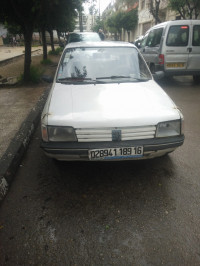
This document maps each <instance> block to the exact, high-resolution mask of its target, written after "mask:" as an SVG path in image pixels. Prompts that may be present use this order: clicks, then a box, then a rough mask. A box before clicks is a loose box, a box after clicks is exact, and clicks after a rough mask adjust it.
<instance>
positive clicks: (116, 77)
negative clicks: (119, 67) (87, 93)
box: [96, 76, 130, 79]
mask: <svg viewBox="0 0 200 266" xmlns="http://www.w3.org/2000/svg"><path fill="white" fill-rule="evenodd" d="M118 78H120V79H121V78H122V79H123V78H130V76H109V77H99V78H96V79H118Z"/></svg>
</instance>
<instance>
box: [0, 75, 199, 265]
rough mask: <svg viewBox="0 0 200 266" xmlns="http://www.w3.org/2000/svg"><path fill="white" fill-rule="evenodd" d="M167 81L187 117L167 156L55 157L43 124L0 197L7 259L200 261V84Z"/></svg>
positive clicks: (1, 242) (0, 256) (1, 255)
mask: <svg viewBox="0 0 200 266" xmlns="http://www.w3.org/2000/svg"><path fill="white" fill-rule="evenodd" d="M160 84H161V86H162V87H163V88H164V90H165V91H166V92H167V93H168V94H169V96H170V97H171V98H172V99H173V100H174V101H175V103H176V104H177V105H178V107H179V108H180V109H181V110H182V112H183V114H184V118H185V142H184V145H183V146H181V147H180V148H178V149H177V150H176V151H175V152H173V153H171V154H169V155H168V156H165V157H162V158H158V159H153V160H145V161H124V162H56V161H54V160H51V159H49V158H47V157H46V156H45V155H44V154H43V151H42V150H41V149H40V126H38V129H37V131H36V133H35V134H34V136H33V139H32V141H31V143H30V146H29V148H28V151H27V153H26V155H25V157H24V159H23V161H22V163H21V165H20V168H19V170H18V172H17V173H16V177H15V179H14V181H13V183H12V185H11V188H10V191H9V192H8V194H7V196H6V198H5V199H4V201H3V202H2V204H1V206H0V265H59V266H61V265H63V266H64V265H170V266H171V265H193V266H194V265H200V164H199V162H200V141H199V132H200V123H199V114H200V85H194V84H193V82H192V79H191V77H177V78H175V79H165V80H163V81H160Z"/></svg>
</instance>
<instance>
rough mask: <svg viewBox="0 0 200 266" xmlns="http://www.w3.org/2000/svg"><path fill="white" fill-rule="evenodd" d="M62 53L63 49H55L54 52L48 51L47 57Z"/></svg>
mask: <svg viewBox="0 0 200 266" xmlns="http://www.w3.org/2000/svg"><path fill="white" fill-rule="evenodd" d="M62 51H63V48H62V47H57V48H56V49H55V51H49V53H48V54H49V55H59V54H61V53H62Z"/></svg>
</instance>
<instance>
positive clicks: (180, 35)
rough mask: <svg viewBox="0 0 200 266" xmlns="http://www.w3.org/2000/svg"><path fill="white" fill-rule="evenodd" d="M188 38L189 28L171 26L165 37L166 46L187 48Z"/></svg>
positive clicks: (185, 26)
mask: <svg viewBox="0 0 200 266" xmlns="http://www.w3.org/2000/svg"><path fill="white" fill-rule="evenodd" d="M188 38H189V26H187V25H178V26H171V27H170V28H169V32H168V35H167V43H166V44H167V46H187V45H188Z"/></svg>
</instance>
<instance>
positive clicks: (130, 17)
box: [121, 9, 138, 31]
mask: <svg viewBox="0 0 200 266" xmlns="http://www.w3.org/2000/svg"><path fill="white" fill-rule="evenodd" d="M121 22H122V26H123V28H124V29H125V30H127V31H130V30H133V29H135V27H136V26H137V23H138V11H137V9H132V10H131V11H129V12H124V14H123V17H122V21H121Z"/></svg>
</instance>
